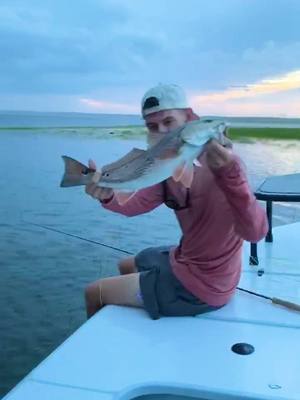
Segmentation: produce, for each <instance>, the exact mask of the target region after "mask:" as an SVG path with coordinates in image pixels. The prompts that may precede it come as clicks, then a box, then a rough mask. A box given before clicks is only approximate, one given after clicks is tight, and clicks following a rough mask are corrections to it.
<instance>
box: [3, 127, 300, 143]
mask: <svg viewBox="0 0 300 400" xmlns="http://www.w3.org/2000/svg"><path fill="white" fill-rule="evenodd" d="M7 131H9V132H13V131H24V132H30V131H33V132H40V131H45V132H47V133H53V134H56V135H57V134H75V135H87V136H89V135H90V136H93V137H99V139H100V138H106V137H107V136H109V137H118V138H124V139H130V138H134V139H137V138H139V137H140V138H143V137H144V136H145V135H146V128H145V127H144V126H143V125H122V126H120V125H118V126H98V127H97V126H86V127H82V126H66V127H52V126H51V127H50V126H49V127H24V126H16V127H0V134H1V132H7ZM228 134H229V137H230V138H231V139H233V140H243V139H263V140H266V139H267V140H268V139H269V140H300V127H299V128H295V127H291V128H289V127H288V128H287V127H284V128H283V127H282V128H281V127H249V126H248V127H229V129H228Z"/></svg>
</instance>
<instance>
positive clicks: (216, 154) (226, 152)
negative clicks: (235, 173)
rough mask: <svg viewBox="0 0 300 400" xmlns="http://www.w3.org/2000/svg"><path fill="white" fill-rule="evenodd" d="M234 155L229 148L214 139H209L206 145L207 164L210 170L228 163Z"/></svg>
mask: <svg viewBox="0 0 300 400" xmlns="http://www.w3.org/2000/svg"><path fill="white" fill-rule="evenodd" d="M233 159H234V157H233V154H232V151H231V149H230V148H226V147H224V146H222V145H221V144H219V143H218V142H217V141H216V140H211V141H210V142H209V143H207V145H206V160H207V165H208V167H209V168H210V169H211V170H213V171H214V170H217V169H219V168H222V167H225V166H226V165H229V164H230V163H231V162H232V161H233Z"/></svg>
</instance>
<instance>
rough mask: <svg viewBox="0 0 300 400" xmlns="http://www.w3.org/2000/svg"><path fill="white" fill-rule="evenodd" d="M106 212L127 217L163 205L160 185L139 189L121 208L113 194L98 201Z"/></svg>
mask: <svg viewBox="0 0 300 400" xmlns="http://www.w3.org/2000/svg"><path fill="white" fill-rule="evenodd" d="M100 202H101V204H102V206H103V207H104V208H106V209H107V210H110V211H114V212H117V213H120V214H123V215H126V216H127V217H133V216H135V215H139V214H144V213H147V212H149V211H151V210H153V209H154V208H156V207H158V206H159V205H160V204H162V203H163V191H162V185H161V184H159V183H158V184H156V185H153V186H150V187H148V188H146V189H141V190H139V191H138V192H136V194H135V195H134V196H133V197H131V198H130V199H129V200H128V201H127V202H126V203H125V204H123V205H122V206H121V205H120V204H119V203H118V202H117V200H116V197H115V196H114V194H112V195H111V197H110V198H109V199H106V200H102V201H101V200H100Z"/></svg>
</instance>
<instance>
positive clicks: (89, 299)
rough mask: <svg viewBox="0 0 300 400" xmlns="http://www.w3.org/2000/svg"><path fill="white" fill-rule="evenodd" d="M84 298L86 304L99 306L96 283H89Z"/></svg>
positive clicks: (98, 292) (98, 289) (98, 290)
mask: <svg viewBox="0 0 300 400" xmlns="http://www.w3.org/2000/svg"><path fill="white" fill-rule="evenodd" d="M84 297H85V301H86V303H87V304H99V305H100V288H99V284H98V282H93V283H90V284H89V285H88V286H87V287H86V288H85V291H84Z"/></svg>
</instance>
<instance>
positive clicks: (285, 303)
mask: <svg viewBox="0 0 300 400" xmlns="http://www.w3.org/2000/svg"><path fill="white" fill-rule="evenodd" d="M23 222H25V223H27V224H29V225H34V226H37V227H39V228H43V229H47V230H49V231H52V232H56V233H61V234H62V235H66V236H71V237H74V238H76V239H80V240H84V241H86V242H89V243H93V244H98V245H100V246H103V247H107V248H109V249H112V250H116V251H119V252H121V253H125V254H129V255H133V254H134V253H132V252H130V251H127V250H124V249H121V248H119V247H115V246H110V245H108V244H105V243H101V242H98V241H96V240H91V239H87V238H84V237H82V236H79V235H74V234H73V233H68V232H64V231H62V230H59V229H55V228H51V227H50V226H47V225H42V224H37V223H34V222H30V221H25V220H23ZM237 289H238V290H240V291H241V292H246V293H249V294H252V295H253V296H257V297H261V298H263V299H267V300H271V302H272V303H273V304H278V305H280V306H282V307H285V308H288V309H290V310H295V311H300V305H299V304H297V303H292V302H290V301H286V300H283V299H280V298H278V297H269V296H265V295H263V294H259V293H256V292H252V291H251V290H247V289H243V288H241V287H237Z"/></svg>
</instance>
